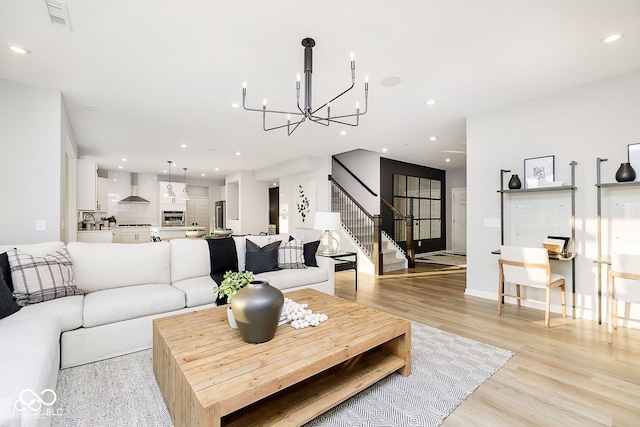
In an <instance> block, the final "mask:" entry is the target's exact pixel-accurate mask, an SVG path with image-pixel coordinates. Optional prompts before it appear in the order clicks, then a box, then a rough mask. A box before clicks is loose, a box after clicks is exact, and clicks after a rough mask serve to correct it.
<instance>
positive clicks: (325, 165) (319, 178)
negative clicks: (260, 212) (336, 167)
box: [279, 156, 331, 242]
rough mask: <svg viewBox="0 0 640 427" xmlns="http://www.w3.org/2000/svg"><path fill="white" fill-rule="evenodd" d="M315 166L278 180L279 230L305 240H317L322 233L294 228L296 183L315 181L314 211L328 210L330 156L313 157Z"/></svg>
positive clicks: (329, 197)
mask: <svg viewBox="0 0 640 427" xmlns="http://www.w3.org/2000/svg"><path fill="white" fill-rule="evenodd" d="M314 162H316V167H315V169H313V170H310V171H306V172H301V173H296V174H291V175H287V176H284V177H281V178H279V180H280V232H281V233H290V234H295V235H296V236H302V237H303V238H304V241H305V242H309V241H313V240H317V239H318V238H319V237H320V234H322V232H321V231H319V230H314V229H311V228H296V227H295V226H294V224H295V193H294V191H295V190H296V188H297V185H298V184H299V183H302V182H308V181H315V183H316V211H317V212H328V211H329V207H330V202H331V193H330V192H329V181H328V179H327V177H328V175H329V174H330V173H331V169H330V168H331V166H330V162H331V158H330V156H326V157H318V158H316V159H314ZM312 225H313V224H312Z"/></svg>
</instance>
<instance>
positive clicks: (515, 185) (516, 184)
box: [509, 175, 522, 190]
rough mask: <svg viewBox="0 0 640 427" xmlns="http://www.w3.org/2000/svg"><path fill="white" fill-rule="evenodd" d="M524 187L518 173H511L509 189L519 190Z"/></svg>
mask: <svg viewBox="0 0 640 427" xmlns="http://www.w3.org/2000/svg"><path fill="white" fill-rule="evenodd" d="M520 188H522V182H521V181H520V178H518V175H511V179H510V180H509V189H510V190H519V189H520Z"/></svg>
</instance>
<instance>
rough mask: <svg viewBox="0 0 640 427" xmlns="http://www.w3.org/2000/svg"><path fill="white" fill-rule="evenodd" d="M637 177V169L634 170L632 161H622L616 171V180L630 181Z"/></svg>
mask: <svg viewBox="0 0 640 427" xmlns="http://www.w3.org/2000/svg"><path fill="white" fill-rule="evenodd" d="M635 179H636V171H635V170H633V167H632V166H631V163H621V164H620V167H619V168H618V171H617V172H616V181H618V182H629V181H633V180H635Z"/></svg>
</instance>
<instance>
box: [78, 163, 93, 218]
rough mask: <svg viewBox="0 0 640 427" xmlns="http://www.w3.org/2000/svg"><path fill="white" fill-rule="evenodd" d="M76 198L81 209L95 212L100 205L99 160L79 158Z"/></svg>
mask: <svg viewBox="0 0 640 427" xmlns="http://www.w3.org/2000/svg"><path fill="white" fill-rule="evenodd" d="M76 200H77V201H76V203H77V209H78V210H79V211H89V212H95V211H96V208H97V207H98V162H96V161H95V160H85V159H78V160H77V163H76Z"/></svg>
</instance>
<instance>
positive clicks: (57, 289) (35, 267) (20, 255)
mask: <svg viewBox="0 0 640 427" xmlns="http://www.w3.org/2000/svg"><path fill="white" fill-rule="evenodd" d="M7 255H8V257H9V264H10V265H11V278H12V280H13V295H14V296H15V297H16V302H17V303H18V305H21V306H25V305H29V304H36V303H39V302H44V301H48V300H52V299H54V298H61V297H66V296H68V295H83V294H84V292H83V291H81V290H80V289H78V288H77V287H76V285H75V283H73V268H72V266H71V257H70V256H69V253H68V252H67V250H66V249H64V248H63V249H60V250H58V251H55V252H53V253H51V254H47V255H44V256H33V255H29V254H26V253H24V252H20V251H19V250H17V249H11V250H8V251H7Z"/></svg>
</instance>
